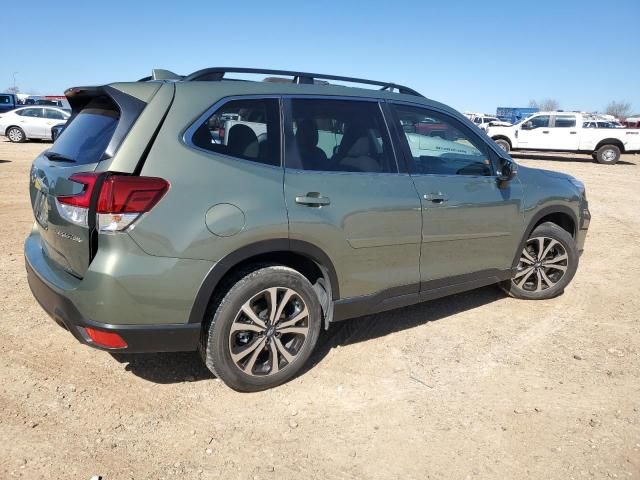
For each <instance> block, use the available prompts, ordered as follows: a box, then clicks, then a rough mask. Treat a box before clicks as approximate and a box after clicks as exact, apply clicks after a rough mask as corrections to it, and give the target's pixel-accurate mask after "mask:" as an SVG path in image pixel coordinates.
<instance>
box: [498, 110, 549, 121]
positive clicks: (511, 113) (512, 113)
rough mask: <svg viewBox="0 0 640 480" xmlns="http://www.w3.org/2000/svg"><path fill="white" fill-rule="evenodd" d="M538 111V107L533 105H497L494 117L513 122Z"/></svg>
mask: <svg viewBox="0 0 640 480" xmlns="http://www.w3.org/2000/svg"><path fill="white" fill-rule="evenodd" d="M538 111H540V109H539V108H534V107H527V108H521V107H498V108H497V109H496V117H498V118H499V119H500V120H502V121H503V122H509V123H511V124H515V123H518V122H520V121H521V120H524V119H525V118H527V117H530V116H531V115H533V114H534V113H537V112H538Z"/></svg>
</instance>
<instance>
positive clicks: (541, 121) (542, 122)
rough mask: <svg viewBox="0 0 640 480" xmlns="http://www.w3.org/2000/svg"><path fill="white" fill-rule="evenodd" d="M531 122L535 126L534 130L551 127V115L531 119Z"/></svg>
mask: <svg viewBox="0 0 640 480" xmlns="http://www.w3.org/2000/svg"><path fill="white" fill-rule="evenodd" d="M529 122H531V124H532V125H533V128H541V127H542V128H544V127H548V126H549V115H538V116H537V117H532V118H530V119H529Z"/></svg>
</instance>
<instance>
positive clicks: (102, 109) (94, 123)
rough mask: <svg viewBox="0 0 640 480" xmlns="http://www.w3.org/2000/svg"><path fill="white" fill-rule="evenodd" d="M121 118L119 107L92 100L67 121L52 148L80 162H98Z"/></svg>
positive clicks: (80, 163) (53, 150)
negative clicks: (117, 108) (116, 108)
mask: <svg viewBox="0 0 640 480" xmlns="http://www.w3.org/2000/svg"><path fill="white" fill-rule="evenodd" d="M119 118H120V113H119V111H118V110H115V109H114V108H112V107H111V106H110V105H105V104H103V103H99V102H95V101H94V102H90V103H89V104H88V105H87V107H85V108H84V109H83V110H81V111H80V113H78V115H76V116H75V117H74V118H72V120H71V121H70V122H69V123H67V126H66V127H65V129H64V130H63V132H62V134H61V135H60V136H59V137H58V139H57V140H56V142H55V144H54V145H53V147H52V148H51V151H52V152H55V153H58V154H60V155H62V156H64V157H67V158H70V159H72V160H74V161H75V163H76V164H79V165H82V164H88V163H96V162H99V161H100V160H101V159H102V155H103V154H104V152H105V150H106V148H107V146H108V145H109V142H110V141H111V137H112V136H113V132H115V130H116V127H117V126H118V120H119Z"/></svg>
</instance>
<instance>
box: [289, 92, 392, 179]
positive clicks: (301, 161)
mask: <svg viewBox="0 0 640 480" xmlns="http://www.w3.org/2000/svg"><path fill="white" fill-rule="evenodd" d="M291 114H292V117H293V118H292V122H291V124H288V125H287V126H286V127H287V128H286V130H287V135H288V136H289V137H290V139H291V141H289V142H288V147H287V154H286V157H287V167H288V168H296V169H301V170H317V171H325V172H326V171H333V172H366V173H395V172H397V166H396V162H395V157H394V156H393V151H392V149H391V143H390V141H389V138H388V135H387V129H386V126H385V123H384V119H383V117H382V113H381V111H380V107H379V105H378V103H377V102H369V101H355V100H315V99H314V100H307V99H299V98H295V99H293V100H292V102H291Z"/></svg>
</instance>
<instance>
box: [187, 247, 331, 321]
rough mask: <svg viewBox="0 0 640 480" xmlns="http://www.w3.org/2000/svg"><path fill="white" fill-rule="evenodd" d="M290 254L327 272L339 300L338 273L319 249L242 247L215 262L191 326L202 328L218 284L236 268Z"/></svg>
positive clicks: (200, 295) (201, 290)
mask: <svg viewBox="0 0 640 480" xmlns="http://www.w3.org/2000/svg"><path fill="white" fill-rule="evenodd" d="M287 252H290V253H297V254H300V255H304V256H306V257H308V258H310V259H311V260H313V261H315V262H316V263H318V264H319V265H320V266H321V267H323V268H324V269H326V272H327V273H328V275H329V281H330V282H331V293H332V294H331V296H332V299H333V300H336V299H338V298H340V292H339V286H338V277H337V275H336V269H335V267H334V265H333V262H332V261H331V259H330V258H329V256H328V255H327V254H326V253H325V252H323V251H322V250H321V249H320V248H318V247H316V246H315V245H313V244H311V243H308V242H305V241H302V240H290V239H288V238H278V239H271V240H264V241H260V242H256V243H252V244H249V245H246V246H244V247H241V248H239V249H238V250H235V251H234V252H232V253H230V254H229V255H227V256H226V257H224V258H222V259H221V260H219V261H218V262H216V264H215V265H214V266H213V267H212V268H211V270H209V273H208V274H207V276H206V277H205V279H204V280H203V282H202V284H201V285H200V290H199V291H198V294H197V295H196V299H195V301H194V303H193V307H192V308H191V314H190V315H189V323H191V324H200V323H201V322H202V321H203V319H204V317H205V314H206V311H207V307H208V306H209V301H210V300H211V298H212V297H213V293H214V291H215V289H216V287H217V286H218V283H219V282H220V280H222V278H223V277H224V276H225V275H226V274H227V273H228V272H229V271H231V269H232V268H233V267H235V266H236V265H238V264H240V263H242V262H243V261H245V260H247V259H249V258H251V257H255V256H256V255H262V254H265V253H287Z"/></svg>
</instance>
